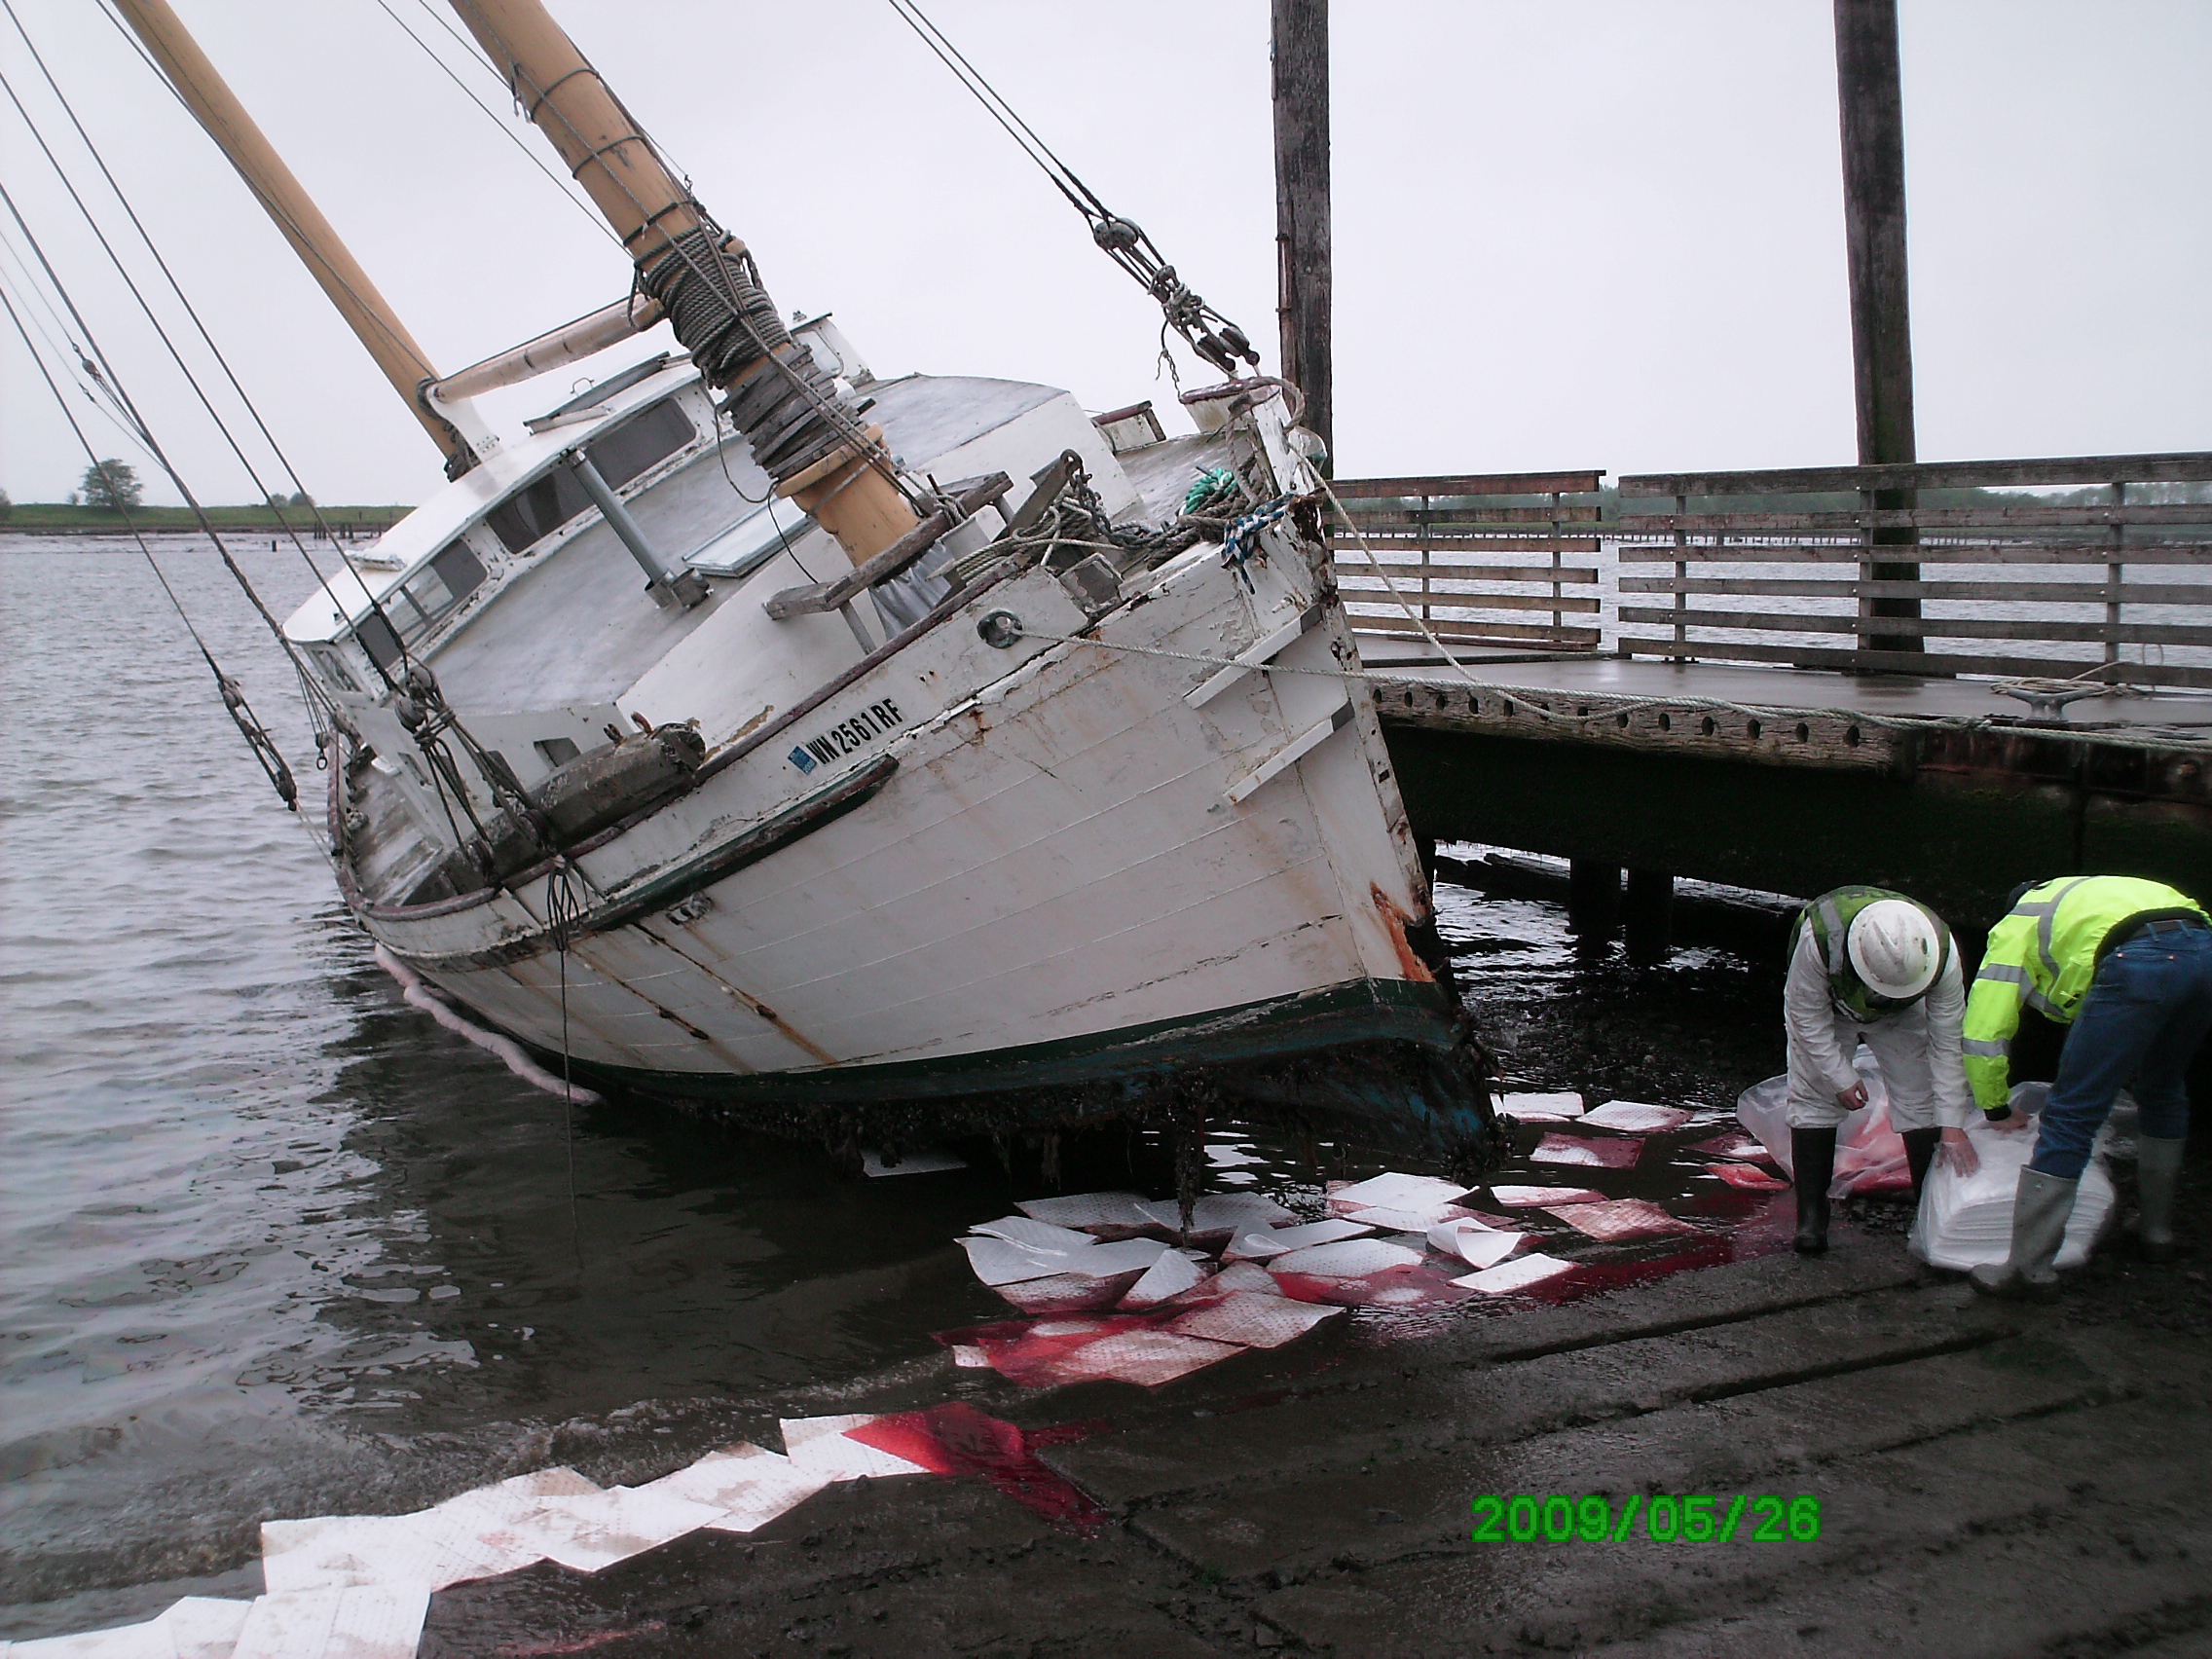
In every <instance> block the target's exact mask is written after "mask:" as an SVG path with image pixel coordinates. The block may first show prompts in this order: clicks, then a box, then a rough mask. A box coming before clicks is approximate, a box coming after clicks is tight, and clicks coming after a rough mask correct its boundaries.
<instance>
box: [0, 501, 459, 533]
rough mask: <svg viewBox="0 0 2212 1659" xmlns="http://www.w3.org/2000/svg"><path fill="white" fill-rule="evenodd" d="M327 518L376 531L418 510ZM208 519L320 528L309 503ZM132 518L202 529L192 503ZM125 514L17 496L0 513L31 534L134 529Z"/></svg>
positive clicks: (213, 511) (251, 526) (236, 525)
mask: <svg viewBox="0 0 2212 1659" xmlns="http://www.w3.org/2000/svg"><path fill="white" fill-rule="evenodd" d="M317 510H319V512H320V513H321V516H322V521H323V523H325V524H327V525H329V526H330V527H331V528H332V529H333V530H341V531H345V530H350V531H355V532H361V531H366V532H369V533H372V534H373V533H375V532H378V531H383V530H387V529H389V528H390V527H391V526H392V525H394V524H397V523H398V522H399V521H400V520H401V519H403V518H405V517H406V516H407V515H408V514H409V513H411V512H413V511H414V510H415V509H414V508H412V507H322V508H320V509H317ZM207 518H208V521H209V522H210V523H211V524H213V525H214V526H215V528H216V529H217V530H281V529H282V526H283V524H285V523H288V524H290V525H291V526H292V527H293V528H294V529H295V530H298V531H299V532H301V533H302V534H303V535H305V534H309V533H311V532H313V529H314V528H315V512H314V511H311V510H310V509H308V508H306V507H285V508H284V509H283V517H282V520H281V521H279V519H278V517H277V510H276V508H274V507H266V506H239V507H209V508H208V509H207ZM130 523H131V524H134V525H136V526H137V527H138V528H139V529H140V530H148V531H165V532H167V531H179V530H198V529H199V528H200V521H199V520H198V519H197V518H195V517H194V516H193V513H192V509H191V508H190V507H135V508H133V509H132V510H131V513H130ZM10 532H15V533H18V534H26V535H127V534H128V533H129V526H128V525H126V524H125V522H124V517H123V515H122V514H121V513H117V512H109V511H107V510H105V509H104V508H100V507H72V506H67V505H65V504H63V503H60V502H56V501H18V502H17V503H16V505H15V508H14V510H13V511H10V512H8V513H6V514H5V515H4V516H0V535H7V534H9V533H10Z"/></svg>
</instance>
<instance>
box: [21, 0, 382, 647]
mask: <svg viewBox="0 0 2212 1659" xmlns="http://www.w3.org/2000/svg"><path fill="white" fill-rule="evenodd" d="M0 10H4V11H6V12H7V14H8V19H9V21H11V22H13V23H14V24H15V25H16V32H17V33H18V34H23V25H22V20H21V19H20V18H18V17H17V16H16V9H15V7H14V6H13V5H12V4H10V3H9V0H0ZM23 44H24V46H26V47H29V48H30V54H31V60H32V61H33V62H35V63H37V64H38V66H39V70H40V72H41V73H42V74H44V75H45V76H46V84H47V86H48V87H49V88H50V89H51V90H52V91H53V92H54V95H55V99H56V100H57V101H58V102H59V103H60V105H61V108H62V112H63V113H64V114H65V115H67V116H68V117H69V122H70V125H71V126H73V127H75V128H76V129H77V136H78V137H79V138H80V139H81V140H83V142H84V145H85V149H86V150H87V152H89V153H90V154H91V156H92V163H93V165H94V166H97V167H98V168H99V169H100V176H101V177H102V178H104V179H106V180H107V185H108V189H109V190H110V191H112V192H113V193H114V195H115V199H116V201H117V202H118V203H121V204H122V207H123V211H124V213H125V214H126V215H127V216H128V217H129V220H130V225H131V228H132V229H133V230H135V231H136V232H137V233H138V239H139V240H140V241H142V242H144V243H145V244H146V250H147V252H149V253H150V254H152V255H153V258H154V263H155V264H156V265H157V266H159V267H160V268H161V273H162V275H163V276H165V277H166V278H167V280H168V284H169V288H170V291H171V292H173V293H174V294H175V295H176V297H177V301H178V303H179V304H180V305H182V306H183V307H184V312H185V314H186V315H187V316H189V317H191V318H192V323H193V326H194V327H195V328H197V329H198V330H199V331H200V338H201V339H202V340H203V341H204V342H205V343H206V346H207V350H209V351H210V352H211V353H213V355H214V358H215V361H216V363H217V364H218V365H219V366H220V367H221V368H222V371H223V374H224V377H225V378H226V379H228V380H229V381H230V383H231V389H232V390H233V391H235V392H237V393H238V395H239V400H240V402H241V403H243V404H244V405H245V408H246V413H247V414H249V415H251V416H252V417H253V424H255V425H256V426H257V427H259V428H260V431H261V435H262V437H263V439H265V440H266V441H267V442H268V444H269V447H270V449H271V450H272V451H273V452H274V453H275V454H276V460H277V461H278V463H279V464H281V465H282V466H283V468H284V470H285V472H286V473H287V474H288V475H289V476H290V477H291V480H292V486H293V488H294V489H295V490H297V491H299V493H300V494H301V495H302V496H303V497H306V498H307V500H308V505H309V510H310V511H311V512H313V514H314V516H315V523H316V524H317V526H318V527H319V528H320V529H321V531H322V533H323V535H326V536H329V537H330V539H331V541H332V545H333V546H334V547H335V546H336V542H337V538H336V536H335V535H332V533H331V528H330V525H329V523H328V521H327V520H325V519H324V518H323V517H322V513H321V509H320V508H319V507H316V506H315V505H314V503H313V497H309V496H307V486H306V485H305V484H303V483H302V482H301V481H300V475H299V473H298V471H297V470H295V469H294V467H293V466H292V463H291V461H290V460H289V459H288V458H287V457H286V456H285V454H284V452H283V451H282V450H281V449H280V448H278V447H277V444H276V438H275V436H274V435H272V433H271V432H270V430H269V426H268V424H267V423H266V422H264V421H263V420H262V418H261V412H260V410H259V409H257V408H255V407H254V403H253V400H252V399H251V398H250V397H248V396H246V392H245V387H242V386H240V384H239V378H238V376H237V374H236V373H234V372H233V371H232V368H231V365H230V362H229V360H228V359H227V358H225V357H224V355H223V352H222V350H221V348H219V347H218V346H217V345H216V344H215V342H214V339H213V338H212V337H211V336H210V335H209V334H208V332H207V325H206V324H205V323H203V321H201V319H200V313H198V312H197V311H195V310H194V309H193V305H192V302H191V300H189V299H188V298H186V297H185V292H184V289H183V287H182V286H181V285H180V284H179V283H178V282H177V279H176V275H175V273H174V272H172V271H171V270H170V269H169V266H168V261H166V259H164V258H163V257H162V252H161V249H160V248H158V247H156V246H155V245H154V240H153V238H152V237H151V236H149V235H148V234H147V232H146V227H145V225H144V224H143V223H142V222H141V221H140V220H139V218H138V213H137V210H136V209H135V208H133V207H132V206H131V204H130V199H129V197H128V196H126V195H125V194H124V192H123V187H122V186H121V185H119V184H118V183H117V182H116V179H115V174H114V173H113V172H111V171H109V169H108V165H107V161H106V159H105V158H104V157H102V156H101V154H100V152H99V149H98V147H97V146H96V145H94V144H93V143H92V137H91V135H90V134H89V133H87V132H86V130H85V128H84V124H83V123H82V122H80V121H78V119H77V112H76V110H75V109H73V108H72V107H71V106H70V103H69V100H68V98H67V97H65V96H64V95H63V94H62V92H61V89H60V88H59V87H58V86H56V85H55V80H54V75H53V72H52V71H51V70H49V69H47V67H46V61H45V59H44V58H42V57H40V56H39V55H38V49H37V48H36V47H35V46H31V42H30V37H29V36H28V35H27V34H25V35H23ZM0 91H5V92H7V94H8V101H9V102H10V103H12V104H14V105H15V106H16V113H17V114H18V115H19V116H21V117H22V119H23V125H24V126H25V127H28V128H30V131H31V137H32V139H33V140H34V141H35V142H36V143H37V145H38V147H39V150H40V152H41V153H42V154H44V155H45V157H46V159H47V163H48V165H49V166H52V167H53V168H54V171H55V177H57V178H58V179H60V181H61V188H62V189H63V190H65V191H67V192H68V194H69V200H70V201H71V202H73V203H76V207H77V211H78V213H79V214H81V215H82V216H83V218H84V221H85V224H86V226H87V228H88V229H90V230H91V231H92V236H93V238H94V239H95V240H97V241H98V242H99V244H100V250H101V251H102V252H103V253H105V254H106V255H107V257H108V263H110V264H111V265H113V266H114V267H115V270H116V275H117V276H121V277H122V278H123V282H124V286H125V287H127V288H129V290H130V297H131V298H132V299H134V300H136V301H137V302H138V309H139V310H140V311H142V312H144V313H146V320H147V321H148V322H149V323H151V324H152V325H153V328H154V332H155V333H156V334H157V335H158V336H160V338H161V342H162V344H163V345H164V346H166V348H167V349H168V353H169V356H170V357H171V358H173V359H174V360H175V362H176V366H177V369H178V372H179V373H181V374H182V375H183V376H184V378H185V384H186V385H188V386H190V387H192V390H193V393H194V395H195V396H197V397H198V398H199V399H200V405H201V407H202V408H203V409H204V410H206V411H207V417H208V419H209V420H210V421H212V422H214V424H215V429H216V430H217V431H218V432H220V433H221V434H222V435H223V441H224V442H225V443H227V444H228V445H229V446H230V450H231V453H232V454H233V455H235V456H236V457H238V461H239V465H240V467H242V468H243V469H244V471H245V475H246V478H247V480H248V482H250V483H251V484H252V485H253V487H254V489H255V491H256V492H257V493H259V495H260V496H261V497H262V498H263V499H264V500H265V501H267V502H268V503H269V506H270V510H271V511H273V512H274V513H276V523H277V525H278V526H279V527H280V528H281V529H282V530H283V532H284V534H285V535H287V536H288V537H289V538H290V540H291V543H292V545H293V546H294V547H295V548H297V549H298V550H299V554H300V557H301V559H302V560H304V561H305V562H306V564H307V567H308V570H309V571H310V573H311V574H313V577H314V579H315V582H316V584H317V585H318V586H320V587H321V588H322V589H323V591H324V592H325V593H329V592H330V583H329V578H328V577H326V576H325V575H324V574H323V573H322V571H321V569H320V568H319V567H318V566H317V565H316V564H315V562H314V556H313V554H311V553H310V552H309V551H308V549H307V544H306V543H305V542H304V541H302V540H301V539H300V533H299V531H298V530H297V529H296V528H294V526H293V524H292V522H291V520H289V519H287V518H286V517H285V516H284V512H283V508H282V507H280V506H278V505H276V495H275V493H274V492H273V491H271V490H270V488H269V486H268V484H267V483H266V482H264V481H263V479H262V477H261V475H260V473H259V472H258V471H256V470H255V468H254V464H253V462H252V461H249V460H247V459H246V454H245V451H244V450H243V449H242V448H240V444H239V441H238V439H237V437H236V436H234V435H233V433H232V431H231V428H230V425H229V424H228V423H227V422H225V421H224V419H223V417H222V416H221V414H220V413H218V412H217V410H216V408H215V405H214V403H213V402H212V400H210V399H209V397H208V395H207V392H206V389H205V388H204V387H203V386H202V385H201V384H200V378H199V377H198V376H197V375H195V374H194V373H193V372H192V367H191V365H190V364H188V363H187V362H186V361H185V360H184V354H183V352H181V351H179V350H177V346H176V342H175V341H174V340H172V339H171V338H170V337H169V332H168V330H167V329H166V327H164V326H163V324H162V320H161V318H160V317H159V316H157V315H156V314H155V312H154V308H153V306H152V304H151V303H149V302H148V300H147V298H146V296H145V294H144V292H143V291H142V290H141V289H140V288H139V286H138V283H137V281H136V279H135V278H133V277H132V276H131V275H130V273H129V270H128V269H127V268H126V267H125V265H124V263H123V259H122V256H121V255H119V254H118V253H117V252H116V251H115V247H114V245H113V244H112V243H110V242H109V240H108V239H107V233H106V232H104V231H102V230H101V229H100V226H99V222H98V220H96V219H95V218H94V217H93V216H92V208H91V207H90V206H89V205H88V204H87V203H86V202H85V199H84V198H83V197H82V196H81V195H79V194H78V191H77V187H76V185H75V184H73V183H72V182H71V181H70V178H69V175H68V173H67V172H66V171H64V170H63V168H62V166H61V163H60V160H59V159H58V158H57V157H56V156H55V153H54V151H53V149H52V148H51V147H50V146H49V145H48V144H47V142H46V138H45V135H44V134H43V133H41V132H40V131H39V130H38V128H37V127H36V126H35V125H34V124H33V123H32V121H31V118H30V112H29V111H28V110H26V109H25V108H24V107H23V102H22V99H20V98H19V97H18V96H17V95H16V89H15V87H14V86H13V85H12V84H10V82H9V81H8V78H7V76H6V75H5V74H0ZM339 557H340V558H341V559H344V558H345V555H344V552H343V551H342V550H341V551H340V553H339ZM347 566H348V569H349V570H350V569H351V568H352V567H351V561H350V560H348V561H347ZM354 574H355V575H356V577H357V576H358V574H359V572H358V571H355V572H354ZM330 597H331V601H332V603H333V604H337V603H339V602H338V598H337V595H335V594H331V595H330Z"/></svg>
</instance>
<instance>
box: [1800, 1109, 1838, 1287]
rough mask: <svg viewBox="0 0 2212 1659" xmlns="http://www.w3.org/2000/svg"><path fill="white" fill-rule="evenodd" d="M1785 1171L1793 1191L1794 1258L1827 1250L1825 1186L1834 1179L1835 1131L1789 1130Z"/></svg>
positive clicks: (1814, 1254) (1815, 1254)
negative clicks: (1795, 1247) (1795, 1203)
mask: <svg viewBox="0 0 2212 1659" xmlns="http://www.w3.org/2000/svg"><path fill="white" fill-rule="evenodd" d="M1789 1168H1790V1173H1791V1176H1792V1178H1793V1179H1794V1181H1795V1183H1796V1187H1797V1238H1796V1244H1797V1254H1799V1255H1800V1256H1818V1255H1819V1254H1820V1253H1821V1252H1822V1251H1824V1250H1825V1249H1826V1248H1827V1247H1828V1183H1829V1182H1830V1181H1832V1180H1833V1179H1835V1130H1833V1129H1791V1130H1790V1131H1789Z"/></svg>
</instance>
